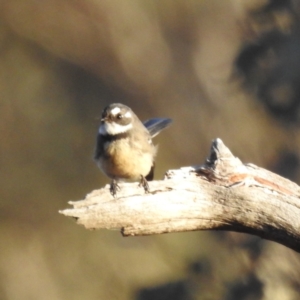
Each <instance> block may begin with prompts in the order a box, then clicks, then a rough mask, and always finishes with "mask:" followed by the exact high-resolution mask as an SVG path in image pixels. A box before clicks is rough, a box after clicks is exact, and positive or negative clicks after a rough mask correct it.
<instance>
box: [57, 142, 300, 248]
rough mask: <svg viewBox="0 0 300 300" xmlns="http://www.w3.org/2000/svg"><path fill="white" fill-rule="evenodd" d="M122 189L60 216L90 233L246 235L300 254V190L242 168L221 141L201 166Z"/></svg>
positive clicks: (92, 198)
mask: <svg viewBox="0 0 300 300" xmlns="http://www.w3.org/2000/svg"><path fill="white" fill-rule="evenodd" d="M149 186H150V193H149V194H144V190H143V189H142V188H140V187H138V184H137V183H124V184H121V191H120V192H119V193H118V198H117V199H114V198H113V197H112V196H111V195H110V193H109V188H108V187H107V186H106V187H104V188H102V189H100V190H95V191H93V192H92V193H90V194H88V195H87V197H86V199H85V200H82V201H76V202H73V201H72V202H70V204H71V205H73V208H72V209H65V210H62V211H60V213H62V214H64V215H65V216H70V217H74V218H76V220H77V223H78V224H82V225H84V226H85V227H86V228H89V229H98V228H107V229H113V228H114V229H115V228H119V229H121V232H122V234H123V235H125V236H128V235H149V234H160V233H167V232H179V231H189V230H211V229H217V230H230V231H238V232H245V233H250V234H254V235H257V236H260V237H262V238H265V239H268V240H273V241H276V242H278V243H281V244H283V245H285V246H287V247H289V248H292V249H294V250H295V251H298V252H300V199H299V196H300V187H299V186H298V185H297V184H295V183H293V182H291V181H289V180H287V179H285V178H282V177H280V176H278V175H276V174H274V173H271V172H269V171H267V170H265V169H262V168H259V167H257V166H255V165H253V164H242V162H241V161H240V160H239V159H238V158H236V157H234V156H233V155H232V153H231V152H230V150H229V149H228V148H227V147H226V146H225V145H224V144H223V142H222V141H221V140H220V139H216V140H214V141H213V143H212V147H211V152H210V156H209V158H208V159H207V161H206V162H205V164H203V165H201V166H194V167H185V168H181V169H179V170H171V171H168V172H167V173H166V176H165V179H164V180H162V181H153V182H149Z"/></svg>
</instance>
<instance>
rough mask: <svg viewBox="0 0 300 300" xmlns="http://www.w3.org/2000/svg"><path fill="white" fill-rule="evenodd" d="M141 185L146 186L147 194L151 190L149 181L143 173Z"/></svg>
mask: <svg viewBox="0 0 300 300" xmlns="http://www.w3.org/2000/svg"><path fill="white" fill-rule="evenodd" d="M139 186H142V187H143V188H144V190H145V193H146V194H147V193H149V192H150V189H149V184H148V181H147V180H146V178H145V177H144V176H143V175H141V180H140V183H139Z"/></svg>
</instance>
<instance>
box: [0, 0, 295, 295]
mask: <svg viewBox="0 0 300 300" xmlns="http://www.w3.org/2000/svg"><path fill="white" fill-rule="evenodd" d="M0 15H1V18H0V47H1V48H0V78H1V80H0V97H1V100H0V129H1V132H0V143H1V146H0V149H1V156H0V162H1V174H2V176H1V190H0V193H1V194H0V197H1V198H0V222H1V223H0V241H1V242H0V254H1V255H0V299H4V300H6V299H9V300H19V299H22V300H23V299H25V300H26V299H28V300H30V299H42V300H44V299H51V300H53V299H58V300H60V299H63V300H64V299H91V300H93V299H120V300H130V299H133V300H135V299H138V300H152V299H156V300H169V299H175V300H176V299H177V300H180V299H185V300H189V299H190V300H192V299H216V300H218V299H224V300H243V299H245V300H246V299H247V300H250V299H264V300H277V299H278V300H279V299H280V300H290V299H291V300H293V299H299V297H300V296H299V292H300V279H299V278H300V277H299V275H300V274H299V273H300V271H299V270H300V268H299V266H300V257H299V254H297V253H294V252H293V251H291V250H289V249H287V248H285V247H283V246H281V245H278V244H275V243H272V242H266V241H262V240H261V239H258V238H256V237H251V236H247V235H243V234H236V233H225V232H223V233H220V232H190V233H180V234H169V235H161V236H151V237H135V238H123V237H122V236H121V235H120V234H119V232H117V231H116V232H113V231H106V230H101V231H87V230H84V229H83V228H82V227H80V226H77V225H76V224H75V222H74V221H73V220H71V219H67V218H65V217H63V216H61V215H59V214H58V210H59V209H63V208H66V207H68V204H67V201H69V200H79V199H82V198H83V197H84V196H85V194H87V193H89V192H90V191H91V190H93V189H97V188H100V187H102V186H103V185H104V184H106V183H108V179H107V178H105V177H104V176H103V175H102V174H101V173H100V171H99V170H98V169H97V167H96V166H95V164H94V162H93V160H92V156H93V150H94V144H95V136H96V132H97V126H98V122H99V120H98V119H97V118H99V116H100V113H101V110H102V109H103V107H104V106H105V105H107V104H109V103H112V102H121V103H124V104H127V105H129V106H130V107H132V109H133V110H134V111H135V112H136V113H137V114H138V115H139V116H140V118H141V119H142V120H144V119H147V118H150V117H155V116H157V117H159V116H161V117H171V118H173V119H174V124H173V125H172V127H170V129H168V130H167V131H165V132H164V133H163V134H162V135H161V136H159V137H158V138H157V139H156V141H157V143H159V144H160V151H159V155H158V159H157V166H158V167H157V173H156V178H161V177H162V176H163V173H164V171H165V170H167V169H174V168H178V167H180V166H186V165H192V164H199V163H202V162H203V161H204V159H205V158H206V156H207V155H208V151H209V146H210V142H211V140H212V139H213V138H216V137H220V138H221V139H222V140H223V141H224V142H225V144H226V145H227V146H229V148H230V149H231V150H232V151H233V153H234V154H235V155H237V156H239V157H240V158H241V159H242V160H243V161H245V162H252V163H255V164H257V165H259V166H261V167H265V168H268V169H270V170H273V171H275V172H277V173H279V174H281V175H283V176H286V177H289V178H291V179H292V180H294V181H296V182H299V181H300V177H299V150H300V149H299V148H300V134H299V116H300V114H299V104H300V102H299V99H300V97H299V96H300V59H299V57H300V56H299V53H300V21H299V17H300V3H299V1H296V0H295V1H287V0H285V1H280V0H269V1H267V0H265V1H261V0H260V1H258V0H256V1H255V0H222V1H219V0H197V1H196V0H178V1H171V0H164V1H157V0H154V1H143V0H131V1H123V0H110V1H105V0H86V1H83V0H77V1H71V0H66V1H59V0H44V1H35V0H15V1H9V0H2V1H1V2H0Z"/></svg>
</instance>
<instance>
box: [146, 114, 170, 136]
mask: <svg viewBox="0 0 300 300" xmlns="http://www.w3.org/2000/svg"><path fill="white" fill-rule="evenodd" d="M172 122H173V121H172V119H169V118H154V119H150V120H147V121H145V122H144V123H143V124H144V126H145V127H146V128H147V129H148V131H149V133H150V135H151V137H152V138H153V137H155V136H156V135H158V134H159V133H160V132H161V131H162V130H163V129H165V128H167V127H168V126H169V125H170V124H171V123H172Z"/></svg>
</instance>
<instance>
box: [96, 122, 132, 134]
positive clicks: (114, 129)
mask: <svg viewBox="0 0 300 300" xmlns="http://www.w3.org/2000/svg"><path fill="white" fill-rule="evenodd" d="M131 128H132V124H131V123H130V124H128V125H119V124H117V123H115V122H113V123H108V122H107V123H104V124H101V126H100V127H99V133H100V134H101V135H117V134H120V133H124V132H126V131H128V130H130V129H131Z"/></svg>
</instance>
